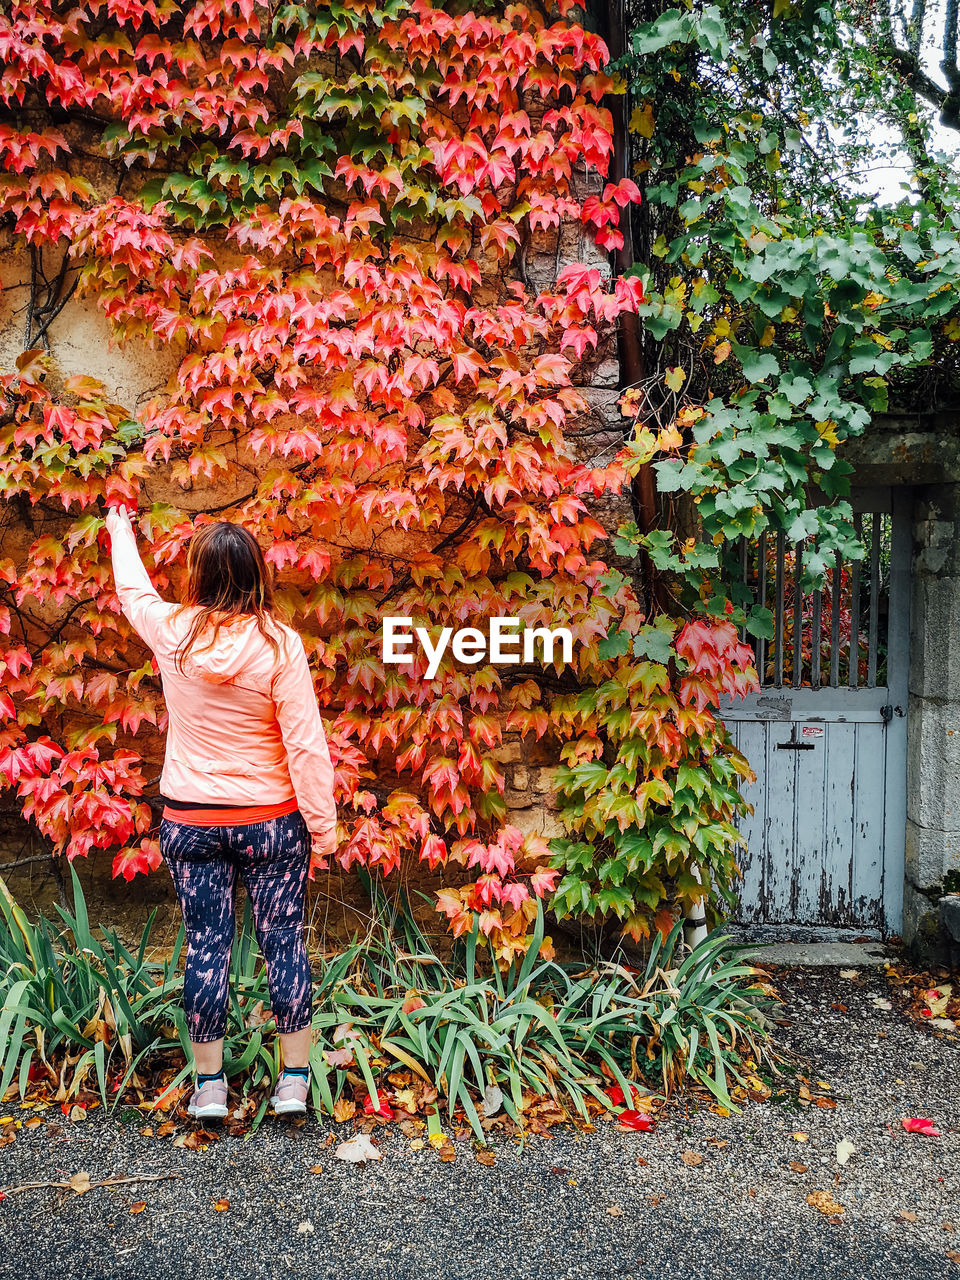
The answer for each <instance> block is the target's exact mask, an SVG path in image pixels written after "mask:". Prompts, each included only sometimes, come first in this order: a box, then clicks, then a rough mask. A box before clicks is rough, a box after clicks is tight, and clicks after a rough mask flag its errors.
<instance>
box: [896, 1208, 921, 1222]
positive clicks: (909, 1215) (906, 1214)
mask: <svg viewBox="0 0 960 1280" xmlns="http://www.w3.org/2000/svg"><path fill="white" fill-rule="evenodd" d="M897 1217H898V1218H901V1219H902V1220H903V1221H904V1222H916V1220H917V1215H916V1214H915V1213H914V1212H913V1211H912V1210H911V1209H901V1210H900V1212H899V1213H898V1214H897Z"/></svg>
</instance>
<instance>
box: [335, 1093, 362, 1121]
mask: <svg viewBox="0 0 960 1280" xmlns="http://www.w3.org/2000/svg"><path fill="white" fill-rule="evenodd" d="M356 1114H357V1104H356V1103H355V1102H354V1100H353V1099H352V1098H338V1099H337V1100H336V1102H335V1103H334V1104H333V1118H334V1120H336V1121H337V1123H338V1124H343V1122H344V1121H345V1120H352V1119H353V1117H354V1116H355V1115H356Z"/></svg>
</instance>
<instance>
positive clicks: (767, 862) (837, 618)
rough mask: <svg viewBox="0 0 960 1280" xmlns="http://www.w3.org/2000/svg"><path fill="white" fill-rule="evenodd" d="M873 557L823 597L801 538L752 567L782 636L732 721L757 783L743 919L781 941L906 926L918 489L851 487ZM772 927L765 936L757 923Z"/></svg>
mask: <svg viewBox="0 0 960 1280" xmlns="http://www.w3.org/2000/svg"><path fill="white" fill-rule="evenodd" d="M851 505H852V507H853V510H854V513H855V516H854V519H855V524H856V528H857V533H858V536H859V537H860V539H861V541H862V542H864V544H865V546H867V548H868V549H869V555H868V557H867V559H866V560H863V561H852V562H849V563H845V562H843V561H841V559H840V557H839V556H837V559H836V563H835V564H834V565H832V566H831V567H830V568H829V569H828V575H827V582H826V584H825V585H824V587H823V588H822V589H821V590H820V591H816V592H812V593H804V592H802V591H801V589H800V585H799V573H798V566H800V565H801V564H802V558H803V544H802V543H798V544H796V545H786V544H785V542H784V536H783V534H780V535H773V536H772V537H766V536H765V537H763V538H761V539H759V540H758V541H756V542H753V543H751V544H747V543H746V541H745V540H742V543H741V546H740V557H741V560H740V563H741V566H742V570H743V577H744V581H745V582H746V584H747V586H748V587H749V588H750V590H751V592H752V594H753V596H754V598H755V599H756V601H757V602H758V603H760V604H762V605H765V606H766V607H767V608H769V609H771V610H772V612H773V615H774V637H773V639H772V640H769V641H764V640H759V639H756V638H754V637H751V636H748V635H746V634H744V636H743V638H744V639H745V640H746V641H747V642H748V643H751V644H752V645H753V648H754V652H755V655H756V661H757V671H758V674H759V675H760V682H761V689H760V692H759V693H755V694H751V695H749V696H748V697H747V698H746V699H736V700H733V701H731V700H729V699H726V698H725V699H724V702H723V706H722V708H721V712H722V715H723V718H724V720H725V721H726V723H727V724H728V726H729V727H730V731H731V735H732V737H733V739H734V741H735V742H736V744H737V746H738V748H739V749H740V750H741V751H742V752H743V754H744V755H745V756H746V757H747V759H748V760H749V761H750V764H751V766H752V768H753V769H754V771H755V773H756V775H757V780H756V782H755V783H752V784H747V785H745V786H744V787H743V795H744V798H745V799H747V800H749V801H750V802H751V803H752V804H753V806H754V812H753V814H752V815H747V816H745V817H743V818H742V819H741V820H740V822H739V823H738V826H739V830H740V831H741V833H742V834H743V837H744V840H745V843H746V851H745V852H744V851H741V869H742V872H743V880H742V883H741V886H740V909H739V913H738V915H737V917H736V918H737V919H738V921H739V923H741V924H742V925H744V926H756V927H768V926H779V929H777V930H776V931H778V932H786V933H790V932H796V933H800V932H805V931H806V930H807V929H810V928H819V929H823V928H825V927H826V928H829V929H836V928H848V929H853V930H855V931H856V932H857V933H859V934H866V935H871V936H876V935H886V934H889V933H896V932H898V931H899V929H900V926H901V917H902V900H903V871H904V834H905V824H906V723H907V722H906V711H907V666H908V651H909V635H910V629H909V602H910V581H909V579H910V554H911V547H910V513H909V491H907V490H903V489H898V488H889V489H870V490H866V489H864V490H860V491H854V493H853V494H852V495H851ZM758 931H760V932H762V931H763V930H762V929H759V928H758Z"/></svg>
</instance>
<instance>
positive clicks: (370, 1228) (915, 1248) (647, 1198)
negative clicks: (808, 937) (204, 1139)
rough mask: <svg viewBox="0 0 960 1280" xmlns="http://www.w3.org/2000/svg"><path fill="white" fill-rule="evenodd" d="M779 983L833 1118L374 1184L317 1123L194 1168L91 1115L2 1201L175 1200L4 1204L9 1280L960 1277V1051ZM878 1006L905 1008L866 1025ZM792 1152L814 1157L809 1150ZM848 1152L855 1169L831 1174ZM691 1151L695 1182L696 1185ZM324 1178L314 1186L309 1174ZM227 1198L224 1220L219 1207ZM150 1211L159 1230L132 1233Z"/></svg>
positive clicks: (810, 975)
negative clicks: (911, 1123)
mask: <svg viewBox="0 0 960 1280" xmlns="http://www.w3.org/2000/svg"><path fill="white" fill-rule="evenodd" d="M775 981H776V982H777V984H778V985H779V987H780V989H781V991H782V992H783V994H784V996H785V998H786V1002H787V1004H786V1011H785V1013H784V1016H785V1017H789V1018H791V1019H792V1024H791V1025H790V1026H789V1027H787V1028H784V1029H782V1031H781V1043H782V1044H784V1046H785V1047H787V1048H791V1049H793V1050H794V1051H796V1052H798V1053H800V1054H802V1055H803V1056H804V1057H805V1058H806V1059H807V1060H808V1061H809V1062H810V1064H811V1067H812V1076H811V1078H813V1079H822V1080H826V1081H828V1082H829V1083H830V1085H831V1086H832V1089H833V1094H834V1096H835V1097H836V1098H837V1107H836V1110H825V1109H820V1108H818V1107H816V1106H811V1107H807V1108H805V1109H801V1108H799V1107H795V1106H793V1105H792V1104H791V1105H789V1106H785V1105H784V1104H783V1102H780V1103H773V1102H770V1103H751V1104H750V1105H749V1106H748V1108H747V1109H746V1111H745V1112H743V1113H742V1114H741V1115H739V1116H736V1115H735V1116H733V1117H730V1118H724V1117H721V1116H717V1115H714V1114H712V1113H711V1112H709V1111H708V1110H705V1109H700V1110H688V1109H685V1108H683V1107H675V1108H673V1109H672V1110H671V1111H670V1112H668V1113H667V1115H666V1116H665V1117H664V1118H663V1119H662V1120H661V1122H660V1123H659V1125H658V1127H657V1129H656V1131H655V1132H654V1133H642V1134H641V1133H636V1134H633V1133H622V1132H619V1131H617V1130H615V1129H613V1128H612V1126H607V1125H603V1126H602V1127H600V1128H598V1130H597V1132H596V1133H594V1134H592V1135H577V1134H572V1133H559V1132H557V1133H556V1134H555V1136H553V1137H552V1138H534V1139H532V1140H531V1141H530V1142H528V1144H527V1146H526V1148H525V1149H524V1150H519V1149H518V1148H517V1147H516V1146H514V1145H512V1144H510V1143H504V1144H501V1145H500V1146H498V1148H497V1153H496V1155H497V1158H496V1163H495V1164H494V1165H493V1166H492V1167H484V1166H481V1165H480V1164H478V1163H477V1162H476V1161H475V1160H474V1158H473V1152H472V1148H471V1145H470V1144H469V1143H465V1142H464V1143H457V1144H456V1146H457V1159H456V1161H454V1162H450V1163H441V1162H440V1161H439V1160H438V1158H437V1155H436V1153H435V1152H434V1151H433V1150H432V1149H430V1148H429V1147H428V1148H426V1149H425V1150H422V1151H412V1150H411V1149H410V1143H409V1140H408V1139H406V1138H404V1137H402V1136H401V1135H399V1134H393V1133H391V1132H389V1131H384V1132H383V1133H381V1135H380V1136H381V1138H382V1146H381V1149H382V1152H383V1159H382V1160H381V1161H380V1162H379V1163H374V1164H367V1165H359V1166H354V1165H347V1164H344V1163H343V1162H341V1161H337V1160H335V1159H333V1157H332V1148H330V1149H325V1148H323V1146H322V1144H323V1140H324V1138H325V1137H326V1135H327V1133H329V1132H330V1129H331V1127H335V1126H330V1125H326V1126H323V1125H317V1124H316V1123H315V1122H314V1120H313V1119H310V1120H308V1121H307V1123H306V1124H304V1125H303V1126H302V1127H300V1128H295V1127H291V1126H290V1125H289V1124H285V1123H284V1122H282V1121H280V1120H277V1119H273V1118H270V1119H268V1120H267V1121H266V1122H265V1123H264V1125H263V1126H262V1127H261V1129H260V1130H259V1131H258V1132H257V1133H256V1134H254V1135H253V1136H252V1137H247V1138H245V1139H244V1138H238V1139H234V1138H227V1137H225V1138H223V1139H221V1140H220V1141H219V1142H217V1143H212V1144H211V1145H210V1146H209V1147H208V1149H207V1150H206V1151H202V1152H191V1151H186V1150H182V1149H176V1148H174V1147H173V1146H172V1144H171V1142H170V1141H169V1140H167V1141H158V1140H156V1139H153V1138H145V1137H142V1136H141V1135H140V1133H139V1131H138V1130H139V1127H140V1126H142V1125H143V1123H144V1122H143V1120H142V1119H138V1120H136V1121H135V1122H133V1123H129V1124H127V1125H124V1124H121V1123H120V1122H119V1121H118V1120H111V1119H109V1118H99V1119H98V1118H97V1117H96V1114H95V1113H94V1114H93V1115H92V1116H91V1118H90V1119H89V1120H88V1121H86V1122H85V1123H83V1124H77V1125H71V1124H69V1123H66V1122H65V1123H64V1124H63V1125H62V1126H59V1125H58V1126H57V1127H58V1128H60V1130H61V1131H60V1133H59V1134H57V1133H54V1134H50V1133H48V1131H47V1129H46V1128H45V1127H40V1128H37V1129H34V1130H30V1131H28V1130H21V1131H20V1132H19V1133H18V1135H17V1140H16V1141H15V1142H13V1143H11V1144H9V1145H8V1146H5V1147H3V1148H2V1149H0V1186H12V1185H16V1184H20V1183H23V1182H31V1181H41V1180H44V1179H57V1178H64V1177H66V1178H69V1177H70V1176H71V1175H73V1174H75V1173H76V1172H78V1171H79V1170H87V1171H88V1172H89V1173H90V1176H91V1178H92V1179H93V1180H94V1181H97V1180H99V1179H102V1178H107V1177H110V1176H117V1175H121V1174H125V1175H127V1176H131V1175H133V1174H141V1173H179V1174H182V1175H183V1176H182V1180H174V1181H166V1182H156V1183H153V1184H150V1183H145V1184H140V1185H129V1186H121V1187H117V1188H112V1189H99V1190H94V1191H91V1192H90V1193H88V1194H86V1195H83V1196H76V1195H74V1194H73V1193H63V1192H61V1191H59V1190H50V1189H39V1190H32V1191H27V1192H22V1193H20V1194H17V1195H11V1196H9V1197H8V1198H7V1199H6V1200H4V1201H3V1202H2V1203H0V1233H2V1235H0V1238H2V1241H3V1246H4V1247H3V1249H2V1251H0V1277H16V1278H17V1280H34V1278H37V1280H41V1278H42V1280H48V1278H49V1280H53V1278H57V1280H121V1278H130V1280H170V1278H171V1277H179V1276H181V1275H187V1276H189V1277H190V1280H213V1278H214V1277H216V1278H217V1280H219V1277H221V1276H226V1277H231V1280H254V1278H256V1280H272V1278H273V1277H275V1276H279V1275H281V1274H287V1275H290V1276H294V1277H296V1276H305V1277H306V1276H309V1277H312V1278H313V1280H328V1278H329V1280H334V1278H336V1280H434V1278H442V1280H448V1278H451V1277H456V1278H457V1280H587V1277H590V1280H608V1278H611V1280H612V1277H618V1278H619V1280H631V1278H633V1280H640V1277H644V1278H646V1277H662V1276H671V1277H672V1276H676V1277H683V1278H684V1280H699V1278H700V1277H704V1278H706V1277H710V1278H711V1280H714V1278H715V1280H725V1278H727V1277H731V1278H732V1277H738V1278H743V1280H746V1278H747V1277H749V1278H750V1280H762V1278H765V1277H778V1278H779V1277H784V1278H786V1277H793V1276H797V1277H803V1278H809V1280H834V1278H835V1277H836V1278H837V1280H839V1278H840V1277H843V1278H844V1280H874V1278H876V1280H887V1278H888V1277H893V1276H896V1277H898V1280H914V1278H916V1280H920V1278H921V1277H922V1278H923V1280H932V1278H936V1280H939V1278H940V1277H951V1276H957V1277H960V1265H958V1262H957V1261H954V1260H951V1259H950V1258H949V1257H948V1253H949V1252H951V1251H956V1256H957V1258H958V1259H960V1132H957V1131H958V1130H960V1097H958V1082H960V1043H958V1041H957V1040H956V1039H952V1040H951V1039H945V1038H943V1037H942V1036H937V1035H936V1034H935V1033H934V1032H932V1031H931V1030H930V1029H928V1028H926V1027H917V1026H915V1025H914V1024H912V1023H911V1022H909V1021H908V1020H907V1019H906V1017H905V1016H904V1015H903V1013H902V1012H901V1011H900V1010H899V1009H898V1008H897V1007H896V1002H897V997H896V996H893V997H891V995H890V992H889V991H888V990H887V986H886V983H885V980H884V978H883V976H882V972H881V971H877V970H871V969H861V970H860V976H859V977H858V978H856V979H850V978H844V977H842V976H841V975H840V974H839V973H838V972H837V971H836V970H824V969H821V970H815V969H798V970H793V971H791V972H789V973H787V972H785V971H784V972H781V973H779V974H777V975H776V978H775ZM878 996H880V997H883V998H890V999H892V1000H893V1003H894V1008H892V1009H889V1010H885V1009H879V1008H877V1007H875V1005H874V1004H873V1000H874V999H875V998H876V997H878ZM836 1004H842V1005H845V1006H846V1012H843V1011H842V1010H841V1009H835V1008H832V1007H831V1006H832V1005H836ZM11 1114H12V1113H11ZM15 1114H17V1115H24V1114H26V1113H21V1112H17V1113H15ZM48 1114H52V1113H48ZM915 1115H919V1116H929V1117H931V1118H932V1119H933V1121H934V1123H935V1124H936V1126H937V1128H939V1129H940V1130H941V1131H942V1134H943V1136H942V1137H940V1138H926V1137H922V1136H918V1135H912V1134H907V1133H904V1132H903V1130H902V1127H901V1124H900V1121H901V1119H902V1118H903V1117H904V1116H915ZM346 1129H347V1126H343V1130H346ZM796 1131H804V1132H806V1133H807V1134H808V1135H809V1141H808V1142H806V1143H802V1144H801V1143H798V1142H797V1141H796V1139H795V1138H794V1137H793V1134H794V1133H795V1132H796ZM338 1136H346V1135H345V1134H343V1132H342V1131H338ZM844 1138H846V1139H848V1140H849V1141H850V1142H852V1143H853V1144H854V1146H855V1148H856V1151H855V1153H854V1155H853V1156H852V1157H851V1158H850V1161H849V1164H848V1165H846V1166H845V1167H843V1168H841V1167H840V1166H839V1165H838V1164H837V1162H836V1158H835V1151H836V1144H837V1143H838V1142H839V1141H840V1140H841V1139H844ZM710 1139H713V1140H714V1141H712V1142H711V1141H709V1140H710ZM718 1143H720V1144H722V1143H725V1144H726V1145H718ZM684 1152H695V1153H697V1154H699V1155H702V1157H703V1161H702V1164H700V1165H693V1166H688V1165H686V1164H685V1163H684V1162H683V1160H682V1159H681V1156H682V1154H683V1153H684ZM638 1157H639V1158H640V1159H641V1160H642V1161H645V1162H646V1163H639V1162H638ZM791 1161H794V1162H801V1163H803V1164H805V1165H806V1166H807V1171H806V1172H803V1173H799V1172H795V1171H793V1170H792V1169H791V1168H790V1162H791ZM318 1164H319V1165H321V1166H322V1172H321V1173H319V1174H317V1173H312V1172H310V1169H311V1167H312V1166H316V1165H318ZM817 1190H821V1191H826V1192H829V1193H830V1194H831V1195H832V1196H833V1197H834V1198H835V1200H836V1201H837V1202H839V1203H840V1204H841V1205H842V1206H843V1213H842V1215H834V1216H835V1219H836V1220H835V1221H833V1222H831V1221H830V1220H829V1218H828V1217H827V1216H825V1215H823V1214H821V1213H820V1212H818V1210H817V1209H815V1208H813V1207H811V1206H810V1205H809V1204H807V1202H806V1196H807V1195H808V1194H810V1193H811V1192H813V1191H817ZM221 1199H226V1200H229V1202H230V1207H229V1209H227V1210H224V1211H217V1210H216V1209H214V1207H213V1206H214V1202H216V1201H217V1200H221ZM139 1200H145V1201H146V1202H147V1207H146V1209H145V1210H144V1211H143V1212H140V1213H137V1214H131V1213H130V1206H131V1204H133V1203H134V1202H136V1201H139ZM904 1212H905V1213H907V1214H909V1215H915V1220H914V1219H913V1218H912V1217H908V1218H904V1217H902V1216H901V1215H902V1214H903V1213H904ZM945 1223H946V1224H950V1225H952V1227H953V1229H952V1230H949V1229H944V1226H943V1224H945Z"/></svg>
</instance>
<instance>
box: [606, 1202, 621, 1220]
mask: <svg viewBox="0 0 960 1280" xmlns="http://www.w3.org/2000/svg"><path fill="white" fill-rule="evenodd" d="M607 1213H609V1215H610V1217H611V1218H622V1217H623V1210H622V1209H621V1208H620V1206H619V1205H618V1204H612V1205H610V1207H609V1208H608V1209H607Z"/></svg>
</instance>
